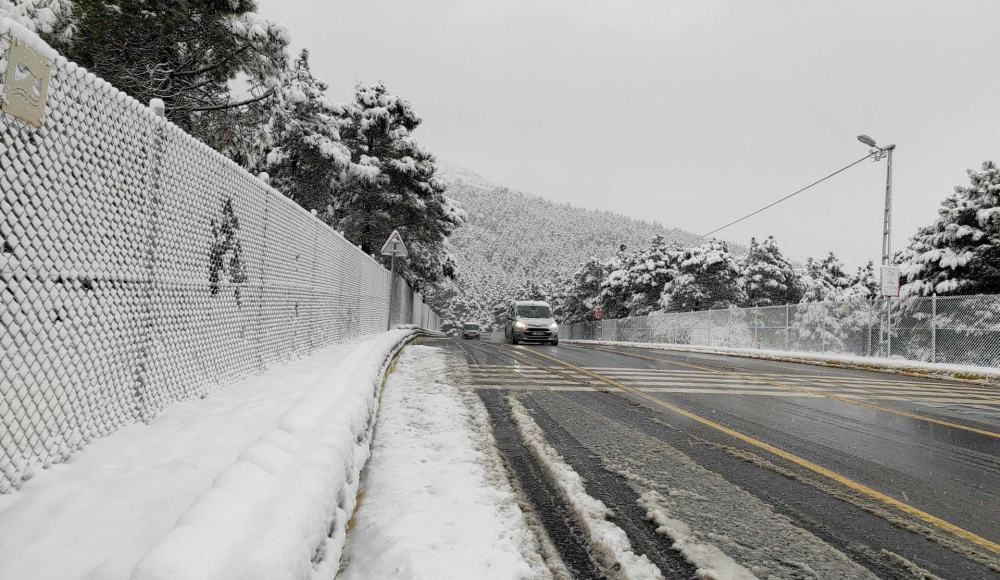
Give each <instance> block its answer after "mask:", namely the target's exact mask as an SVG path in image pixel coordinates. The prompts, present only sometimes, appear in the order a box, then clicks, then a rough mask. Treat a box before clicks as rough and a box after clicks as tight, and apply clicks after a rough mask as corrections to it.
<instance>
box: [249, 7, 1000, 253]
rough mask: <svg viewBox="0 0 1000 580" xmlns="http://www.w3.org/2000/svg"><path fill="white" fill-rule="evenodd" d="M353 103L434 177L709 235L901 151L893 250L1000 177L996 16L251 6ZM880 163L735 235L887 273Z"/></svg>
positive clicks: (975, 11) (984, 11)
mask: <svg viewBox="0 0 1000 580" xmlns="http://www.w3.org/2000/svg"><path fill="white" fill-rule="evenodd" d="M259 2H260V11H261V13H262V14H263V15H264V16H266V17H268V18H271V19H274V20H278V21H281V22H283V23H284V24H285V25H287V26H288V28H289V29H290V30H291V33H292V37H293V42H294V45H293V48H294V49H295V50H298V49H299V48H302V47H307V48H309V49H310V51H311V52H312V54H313V58H312V63H313V70H314V72H315V74H316V75H317V76H320V77H321V78H323V79H324V80H326V81H327V82H328V83H329V84H330V96H331V97H332V98H334V99H336V100H340V101H346V100H349V99H350V98H351V91H352V87H353V85H354V84H355V83H356V82H358V81H364V82H373V81H376V80H382V81H384V82H385V83H386V85H387V86H388V87H389V89H390V90H391V91H393V92H395V93H398V94H401V95H404V96H406V97H408V98H409V99H410V100H411V102H412V103H413V105H414V107H415V108H416V110H417V111H418V112H419V113H420V114H421V115H422V116H423V117H424V125H423V126H422V127H421V128H420V129H419V130H418V131H417V133H416V135H415V136H416V137H417V139H418V140H419V141H420V142H421V143H422V144H424V145H426V146H427V147H428V148H430V149H431V150H432V151H434V152H435V153H436V154H437V155H438V157H439V158H440V159H441V160H442V161H446V162H448V163H452V164H456V165H460V166H463V167H466V168H468V169H471V170H473V171H476V172H478V173H480V174H482V175H483V176H484V177H486V178H488V179H490V180H491V181H494V182H496V183H498V184H502V185H507V186H509V187H511V188H515V189H520V190H523V191H526V192H530V193H536V194H539V195H542V196H544V197H547V198H549V199H552V200H555V201H559V202H570V203H573V204H577V205H581V206H585V207H590V208H598V209H608V210H613V211H617V212H621V213H624V214H627V215H631V216H635V217H641V218H649V219H655V220H659V221H661V222H663V223H664V224H666V225H668V226H676V227H682V228H684V229H687V230H690V231H693V232H695V233H699V234H701V233H705V232H707V231H709V230H712V229H714V228H716V227H718V226H720V225H723V224H724V223H726V222H728V221H731V220H732V219H735V218H737V217H740V216H741V215H743V214H745V213H749V212H750V211H752V210H754V209H757V208H759V207H760V206H762V205H765V204H767V203H770V202H771V201H773V200H775V199H777V198H779V197H782V196H784V195H787V194H788V193H791V192H792V191H795V190H796V189H799V188H800V187H802V186H804V185H806V184H808V183H810V182H812V181H815V180H816V179H818V178H820V177H822V176H823V175H826V174H828V173H830V172H832V171H834V170H836V169H839V168H840V167H842V166H844V165H847V164H848V163H849V162H851V161H854V160H855V159H857V158H859V157H861V156H862V155H864V154H865V152H866V148H865V146H864V145H862V144H861V143H859V142H858V141H857V140H856V136H857V134H858V133H867V134H869V135H871V136H873V137H874V138H875V139H877V140H878V141H879V142H880V144H887V143H889V142H892V143H896V144H897V151H896V158H895V163H894V193H895V195H894V197H895V205H894V210H895V219H894V236H893V247H894V248H899V247H901V246H902V245H903V244H905V243H906V241H907V240H908V238H909V236H910V235H911V234H912V233H913V232H914V230H915V229H916V228H917V226H919V225H921V224H923V223H926V222H929V221H931V220H932V219H934V217H935V216H936V209H937V207H938V205H939V203H940V201H941V200H942V199H944V197H945V196H946V195H948V194H949V193H950V192H951V191H952V188H953V187H954V186H955V185H961V184H965V183H967V182H968V181H967V178H966V175H965V170H966V169H967V168H970V167H978V166H979V165H980V163H981V162H982V161H983V160H985V159H993V160H997V161H1000V74H998V72H997V70H998V69H997V67H998V64H1000V34H998V32H997V26H998V22H1000V1H997V0H985V1H979V2H973V1H920V2H917V1H891V2H890V1H876V0H868V1H854V0H851V1H844V0H838V1H836V2H806V1H794V2H793V1H786V2H753V1H745V2H744V1H730V2H711V1H699V2H693V1H691V2H676V1H639V0H616V1H612V2H607V1H605V2H593V1H581V0H575V1H569V0H566V1H564V0H533V1H520V0H517V1H512V0H504V1H501V2H495V1H489V2H486V1H474V0H442V1H436V2H415V1H413V0H392V1H387V0H366V1H357V2H327V1H318V0H313V1H307V0H259ZM884 180H885V162H884V161H882V162H880V163H877V164H876V163H871V162H865V163H864V164H861V165H858V166H856V167H854V168H853V169H851V170H849V171H848V172H846V173H844V174H841V175H839V176H837V177H835V178H834V179H832V180H831V181H828V182H826V183H824V184H822V185H820V186H818V187H817V188H814V189H812V190H810V191H808V192H806V193H804V194H801V195H800V196H798V197H796V198H794V199H793V200H790V201H788V202H785V203H784V204H782V205H780V206H778V207H776V208H774V209H772V210H768V211H767V212H765V213H763V214H760V215H759V216H756V217H754V218H751V220H748V221H746V222H744V223H742V224H739V225H737V226H735V227H733V228H730V229H728V230H726V231H724V232H723V233H722V234H720V235H721V236H722V237H724V238H727V239H732V240H737V241H740V242H743V243H745V242H747V241H749V238H750V236H757V237H766V236H767V235H774V236H775V237H776V238H778V240H779V243H780V245H781V247H782V248H783V249H784V251H785V252H786V253H787V254H788V255H790V256H791V257H793V258H795V259H797V260H804V259H805V258H806V257H807V256H822V255H825V254H826V252H828V251H830V250H832V251H834V252H835V253H836V254H837V255H838V256H839V257H841V258H842V259H843V260H844V261H845V262H846V263H847V264H848V265H849V266H850V267H851V268H853V267H855V266H857V265H860V264H861V263H862V262H864V261H867V260H869V259H872V260H875V262H876V263H877V262H878V257H879V252H880V249H881V248H880V245H881V208H882V195H883V188H884Z"/></svg>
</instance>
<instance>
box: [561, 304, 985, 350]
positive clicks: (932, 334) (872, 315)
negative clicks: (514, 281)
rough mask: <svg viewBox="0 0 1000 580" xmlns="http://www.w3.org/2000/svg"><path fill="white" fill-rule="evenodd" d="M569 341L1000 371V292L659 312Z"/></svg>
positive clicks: (577, 327) (587, 325) (574, 328)
mask: <svg viewBox="0 0 1000 580" xmlns="http://www.w3.org/2000/svg"><path fill="white" fill-rule="evenodd" d="M561 332H562V334H563V338H567V339H570V340H609V341H621V342H640V343H642V342H645V343H666V344H687V345H694V346H714V347H730V348H749V349H758V350H779V351H793V352H808V353H826V354H846V355H855V356H866V357H884V358H894V359H900V360H908V361H921V362H931V363H948V364H961V365H976V366H986V367H1000V295H992V294H991V295H979V296H948V297H919V298H918V297H911V298H893V299H890V300H889V301H886V300H876V301H864V300H859V301H843V302H816V303H810V304H789V305H786V306H767V307H760V308H730V309H726V310H703V311H699V312H673V313H654V314H651V315H649V316H637V317H634V318H623V319H618V320H602V321H597V322H580V323H576V324H568V325H564V327H563V330H562V331H561Z"/></svg>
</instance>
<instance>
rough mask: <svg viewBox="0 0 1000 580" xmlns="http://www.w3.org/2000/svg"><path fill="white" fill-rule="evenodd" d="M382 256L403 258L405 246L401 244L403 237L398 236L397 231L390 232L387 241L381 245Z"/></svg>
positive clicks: (405, 254)
mask: <svg viewBox="0 0 1000 580" xmlns="http://www.w3.org/2000/svg"><path fill="white" fill-rule="evenodd" d="M382 255H383V256H401V257H403V258H405V257H406V256H407V253H406V245H404V244H403V236H401V235H399V232H398V231H397V230H392V233H391V234H389V239H388V240H386V241H385V243H384V244H382Z"/></svg>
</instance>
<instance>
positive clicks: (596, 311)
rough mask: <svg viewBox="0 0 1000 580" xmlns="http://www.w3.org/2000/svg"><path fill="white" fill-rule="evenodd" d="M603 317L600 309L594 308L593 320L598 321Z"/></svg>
mask: <svg viewBox="0 0 1000 580" xmlns="http://www.w3.org/2000/svg"><path fill="white" fill-rule="evenodd" d="M603 316H604V313H603V312H601V309H600V308H595V309H594V320H600V319H601V318H602V317H603Z"/></svg>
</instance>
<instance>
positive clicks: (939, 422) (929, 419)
mask: <svg viewBox="0 0 1000 580" xmlns="http://www.w3.org/2000/svg"><path fill="white" fill-rule="evenodd" d="M599 350H600V351H601V352H609V353H613V354H620V355H623V356H630V357H634V358H643V359H647V360H655V361H658V362H661V363H667V364H672V365H680V366H685V367H690V368H693V369H698V370H702V371H705V372H709V373H716V374H719V375H726V376H730V377H740V378H742V379H744V380H747V381H753V382H756V383H761V384H765V385H774V386H776V387H781V388H783V389H792V390H793V391H799V392H802V393H811V394H813V395H819V396H821V397H826V398H827V399H833V400H835V401H841V402H844V403H850V404H851V405H858V406H861V407H867V408H869V409H875V410H878V411H885V412H886V413H893V414H894V415H900V416H902V417H908V418H910V419H917V420H918V421H926V422H928V423H934V424H937V425H943V426H945V427H952V428H954V429H961V430H963V431H971V432H972V433H979V434H980V435H986V436H987V437H995V438H997V439H1000V433H995V432H993V431H987V430H985V429H977V428H975V427H968V426H966V425H960V424H958V423H951V422H949V421H942V420H941V419H934V418H932V417H925V416H923V415H917V414H916V413H908V412H906V411H900V410H898V409H890V408H888V407H882V406H879V405H874V404H872V403H865V402H864V401H859V400H857V399H852V398H848V397H842V396H838V395H833V394H830V393H824V392H822V391H815V390H812V389H806V388H803V387H796V386H794V385H789V384H785V383H778V382H774V381H769V380H767V379H760V378H757V377H750V376H746V375H741V374H739V373H731V372H727V371H719V370H715V369H710V368H708V367H703V366H699V365H694V364H690V363H682V362H677V361H672V360H669V359H662V358H656V357H652V356H645V355H641V354H635V353H631V352H623V351H618V350H612V349H608V348H603V347H602V348H600V349H599ZM531 352H534V353H535V354H538V355H539V356H545V357H547V355H543V354H542V353H540V352H537V351H531ZM547 358H551V357H547ZM552 360H555V361H558V360H559V359H555V358H553V359H552ZM565 364H568V363H565ZM574 368H577V369H578V372H579V371H583V370H584V369H581V368H579V367H574Z"/></svg>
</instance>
